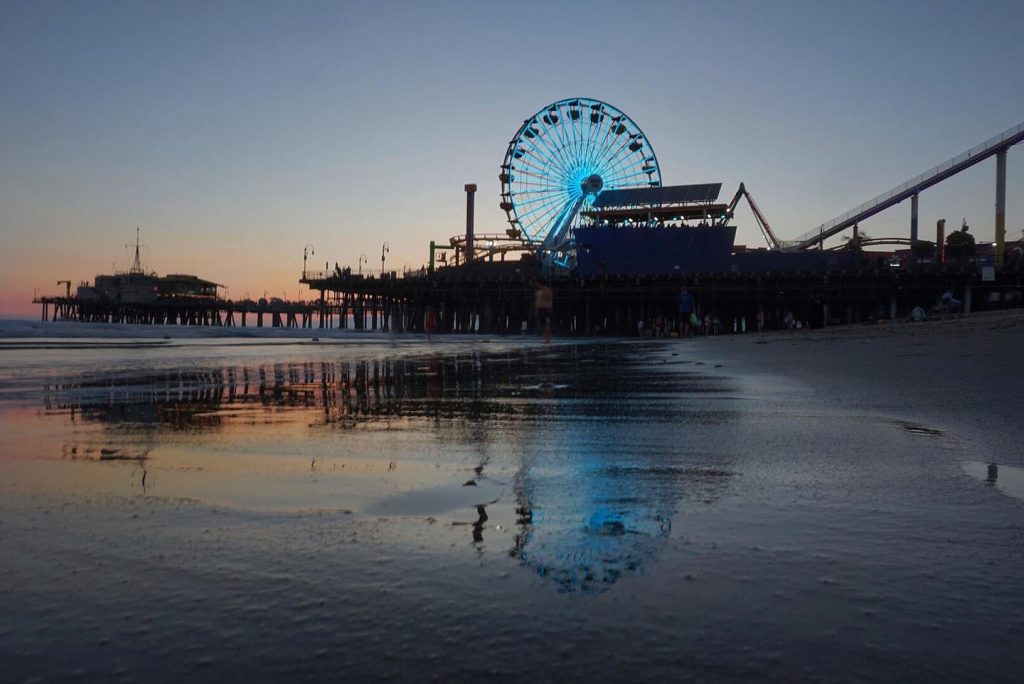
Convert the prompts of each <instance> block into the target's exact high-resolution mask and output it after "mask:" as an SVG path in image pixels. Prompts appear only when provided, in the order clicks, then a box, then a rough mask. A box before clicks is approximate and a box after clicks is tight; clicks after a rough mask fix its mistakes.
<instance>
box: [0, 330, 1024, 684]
mask: <svg viewBox="0 0 1024 684" xmlns="http://www.w3.org/2000/svg"><path fill="white" fill-rule="evenodd" d="M41 346H45V347H48V348H41ZM694 349H695V347H692V346H690V345H687V344H686V343H678V342H673V343H667V344H607V343H594V344H585V345H571V344H563V345H555V346H551V347H543V346H539V345H535V344H532V343H530V342H529V341H522V340H506V341H501V340H496V341H494V342H491V343H480V342H478V341H477V342H472V341H471V342H457V343H435V344H431V345H425V344H423V343H422V342H421V341H416V342H411V341H407V340H403V339H401V338H399V339H398V340H365V338H364V339H360V338H358V337H349V338H343V339H339V340H331V341H329V342H327V341H325V343H318V344H313V343H311V342H310V341H309V340H260V341H255V342H254V341H251V340H249V341H239V340H237V339H225V340H203V339H199V340H169V341H166V342H165V343H160V344H158V345H153V344H152V343H151V342H150V341H147V342H146V344H144V345H139V344H137V343H136V341H133V340H97V341H95V344H81V340H75V341H74V343H73V344H70V345H62V344H61V343H59V342H54V341H53V340H50V341H48V342H47V343H46V344H45V345H40V344H39V343H38V342H27V343H17V344H15V343H12V344H10V345H8V348H0V427H2V431H0V493H2V495H3V496H2V501H0V522H2V525H0V552H2V554H3V563H2V565H0V570H2V575H0V613H2V614H3V615H5V619H4V620H3V621H0V660H2V661H3V662H4V663H5V666H6V667H7V675H6V676H9V677H11V678H12V679H25V678H30V677H32V676H42V677H45V678H57V679H61V678H73V677H85V678H93V679H95V678H102V679H116V678H125V679H141V678H145V679H154V680H179V679H181V678H185V677H189V678H193V677H196V676H199V677H201V678H204V679H213V678H215V677H216V678H222V677H231V678H242V677H259V678H267V677H271V678H285V677H288V678H327V677H331V678H351V679H365V678H368V677H372V678H383V677H392V678H396V679H400V680H417V681H418V680H422V679H424V678H430V677H434V678H437V679H441V680H452V679H466V678H469V677H476V676H479V677H487V678H490V679H499V680H503V679H515V680H522V679H537V678H539V679H559V680H564V679H570V680H572V679H595V678H596V679H625V678H628V679H630V680H634V679H651V680H667V679H672V680H687V679H696V680H706V679H709V678H710V679H717V680H740V679H749V678H762V679H763V678H786V679H794V678H798V677H799V678H814V679H819V680H826V681H827V680H837V681H839V680H849V679H866V680H873V679H882V680H893V679H899V680H932V679H935V678H941V679H948V678H954V679H967V678H970V679H979V678H981V679H988V680H993V679H1002V680H1007V681H1009V680H1011V679H1015V675H1016V671H1017V670H1018V669H1019V667H1020V665H1022V664H1024V656H1021V655H1020V653H1019V651H1020V649H1019V648H1018V647H1017V644H1019V642H1020V638H1021V635H1022V630H1024V617H1022V616H1024V611H1022V610H1021V609H1022V608H1024V598H1022V597H1024V592H1022V591H1021V589H1024V579H1022V577H1021V573H1020V572H1019V571H1018V568H1019V564H1020V560H1021V558H1022V556H1024V553H1022V552H1024V534H1022V526H1021V521H1022V519H1021V513H1022V502H1021V501H1020V500H1018V499H1016V498H1015V497H1014V496H1011V495H1008V494H1007V492H1005V491H1003V490H1001V489H1000V488H999V487H991V486H986V485H985V483H984V482H981V481H979V480H978V479H977V478H976V477H975V476H974V474H973V471H972V468H973V466H970V465H963V464H964V463H967V462H970V461H976V460H977V458H976V457H973V456H972V455H971V454H969V453H967V452H968V448H967V447H966V446H965V444H964V443H963V442H962V441H961V440H960V439H959V438H958V436H957V435H956V434H955V432H954V431H951V430H949V429H948V428H947V426H944V425H924V424H921V423H920V422H912V421H908V420H907V419H906V418H905V417H904V416H900V415H871V414H864V413H863V412H859V413H851V412H848V411H844V410H843V409H842V407H838V406H834V405H830V404H829V403H828V402H827V401H824V400H823V399H822V397H820V396H819V395H816V394H814V393H813V392H812V391H810V389H809V388H807V387H804V386H801V385H798V384H796V383H794V382H792V381H789V380H787V379H786V378H783V377H775V378H768V377H764V376H747V377H743V376H739V375H736V374H733V373H732V371H731V370H730V368H729V367H728V365H725V367H716V365H719V366H720V364H715V363H712V362H705V361H704V360H703V359H701V358H699V357H697V356H695V352H694ZM1007 481H1008V479H1006V478H1004V482H1007Z"/></svg>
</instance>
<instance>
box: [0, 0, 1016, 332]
mask: <svg viewBox="0 0 1024 684" xmlns="http://www.w3.org/2000/svg"><path fill="white" fill-rule="evenodd" d="M1022 26H1024V2H1021V1H1020V0H1017V1H1016V2H978V3H964V2H940V1H936V2H896V3H893V2H856V3H852V2H851V3H840V2H702V3H684V2H667V1H665V2H622V1H621V0H619V1H617V2H600V1H595V0H588V1H587V2H536V3H533V2H519V3H511V2H505V3H497V2H398V1H390V2H366V3H349V2H324V3H320V2H210V1H208V0H207V1H203V2H184V1H179V2H166V3H165V2H141V1H132V2H82V1H76V2H45V1H39V0H34V1H30V2H20V1H12V0H0V314H3V313H17V312H22V311H28V312H30V311H31V310H32V309H31V307H26V306H25V301H26V299H31V296H32V292H33V289H34V288H35V287H39V288H40V289H41V291H42V292H54V291H56V289H57V288H56V286H55V282H56V280H58V279H63V278H69V279H71V280H73V281H76V282H77V281H79V280H83V279H87V278H91V277H92V276H93V274H95V273H96V272H106V271H109V269H110V267H111V266H112V265H113V264H114V262H117V266H118V267H119V268H120V267H124V266H126V265H127V257H126V253H125V250H124V244H125V243H127V242H130V241H132V240H133V239H134V229H135V227H136V226H140V227H141V229H142V235H143V242H144V243H145V244H146V245H148V250H147V251H146V252H145V254H144V256H145V257H146V261H147V262H148V264H149V266H151V267H152V268H154V269H156V270H158V271H160V272H175V271H179V272H189V273H197V274H199V275H201V276H204V277H208V278H212V279H215V280H217V281H219V282H222V283H224V284H226V285H228V286H229V288H230V290H229V294H230V295H231V296H236V297H240V296H243V295H244V294H245V293H247V292H248V293H249V294H251V295H254V296H259V295H262V293H263V291H264V290H267V291H268V293H269V294H271V295H276V296H281V294H287V295H288V296H289V297H294V296H297V295H299V294H301V293H302V292H303V291H302V290H300V288H299V286H298V284H297V282H296V281H297V279H298V275H299V272H300V271H301V268H302V251H303V247H304V246H305V245H306V244H307V243H308V244H312V245H313V246H314V249H315V256H314V257H311V263H319V264H320V265H322V264H323V262H324V261H329V262H330V263H331V264H332V266H333V264H334V262H335V261H337V262H340V263H341V264H343V265H344V264H351V265H353V266H355V265H356V264H357V260H358V258H359V256H360V255H361V254H365V255H367V257H368V259H369V261H370V264H371V265H375V266H376V267H377V268H379V266H380V252H381V244H382V241H384V240H388V241H389V243H390V246H391V251H390V253H389V255H388V267H389V269H390V268H397V269H401V268H403V267H404V266H406V265H408V266H410V267H416V266H419V265H421V264H423V263H425V261H426V259H427V243H428V241H429V240H431V239H439V240H446V239H447V238H448V237H449V236H451V235H453V234H455V233H458V232H460V231H461V230H462V228H463V221H464V211H465V209H464V194H463V190H462V187H463V185H464V184H465V183H467V182H476V183H478V184H479V187H480V192H479V194H478V196H477V225H478V231H482V232H498V231H501V230H503V229H504V227H505V215H504V213H503V212H501V211H500V210H499V209H498V201H499V198H498V193H499V187H500V186H499V182H498V180H497V174H498V172H499V168H498V167H499V165H500V163H501V161H502V157H503V155H504V152H505V148H506V145H507V143H508V141H509V139H510V138H511V137H512V135H513V134H514V133H515V131H516V129H517V128H518V126H519V125H520V124H521V123H522V120H523V119H525V118H526V117H528V116H530V115H532V114H533V113H534V112H536V111H537V110H539V109H541V108H542V107H543V106H544V105H546V104H548V103H550V102H553V101H555V100H559V99H562V98H566V97H575V96H587V97H594V98H598V99H602V100H605V101H607V102H609V103H611V104H613V105H615V106H617V107H619V108H620V109H622V110H623V111H625V112H626V113H627V114H629V115H630V117H631V118H632V119H633V120H634V121H635V122H636V123H637V124H638V125H639V126H640V127H641V128H642V129H643V131H644V132H645V133H646V135H647V137H648V139H649V140H650V142H651V144H652V145H653V147H654V149H655V151H656V153H657V155H658V160H659V162H660V164H661V172H662V177H663V179H664V181H665V182H666V183H667V184H679V183H700V182H717V181H722V182H724V183H725V186H724V188H723V195H725V196H726V198H727V197H728V196H731V194H732V192H733V191H734V189H735V187H736V186H737V185H738V184H739V182H740V181H745V182H746V183H747V186H748V187H749V188H750V190H751V191H752V193H753V194H754V196H755V198H756V199H757V200H758V203H759V204H760V205H761V208H762V210H763V211H764V212H765V214H766V215H767V217H768V219H769V220H770V221H771V223H772V224H773V227H775V228H776V230H777V232H778V233H779V234H780V236H782V237H793V236H795V235H797V234H799V233H802V232H804V231H805V230H808V229H810V228H812V227H814V226H816V225H817V224H819V223H821V222H822V221H825V220H828V219H830V218H832V217H833V216H835V215H837V214H840V213H842V212H844V211H846V210H848V209H850V208H852V207H853V206H855V205H857V204H859V203H861V202H863V201H864V200H867V199H869V198H871V197H873V196H874V195H876V194H878V193H880V192H883V191H885V190H887V189H889V188H890V187H891V186H893V185H896V184H898V183H901V182H903V181H905V180H907V179H909V178H910V177H912V176H914V175H916V174H918V173H920V172H922V171H924V170H925V169H927V168H929V167H931V166H933V165H935V164H938V163H940V162H942V161H945V160H946V159H947V158H949V157H952V156H954V155H956V154H958V153H960V152H962V151H964V150H966V149H967V148H969V147H971V146H972V145H975V144H977V143H980V142H982V141H983V140H985V139H987V138H989V137H990V136H992V135H995V134H997V133H1000V132H1002V131H1003V130H1005V129H1007V128H1009V127H1011V126H1014V125H1016V124H1018V123H1020V122H1022V121H1024V87H1022V85H1024V68H1022V67H1024V40H1022V39H1021V30H1022V28H1021V27H1022ZM994 176H995V163H994V161H992V160H990V161H987V162H985V163H983V164H981V165H980V166H978V167H976V168H975V169H973V170H971V171H969V172H967V173H966V174H962V175H961V176H959V177H957V178H955V179H953V180H952V181H949V182H947V183H945V184H943V185H941V186H939V187H938V188H936V189H933V190H929V191H927V192H925V193H924V194H923V195H922V196H921V225H922V235H923V236H927V235H928V234H930V233H933V231H934V223H935V220H936V219H938V218H942V217H945V218H947V219H948V220H949V223H950V225H959V223H960V220H961V219H962V218H967V220H968V222H969V223H970V224H971V225H972V230H973V231H974V232H975V233H976V235H978V237H979V238H981V239H991V237H992V234H993V213H994V208H993V205H994V193H995V190H994ZM909 213H910V207H909V203H905V204H903V205H900V206H898V207H895V208H893V209H891V210H889V211H887V212H885V213H884V214H882V215H880V216H879V217H877V218H875V219H872V220H871V221H869V222H866V223H865V224H863V226H862V228H863V230H864V231H865V232H867V233H869V234H871V235H875V236H882V235H896V234H899V235H906V234H908V231H909V228H908V225H909ZM737 224H738V226H739V230H738V237H737V242H740V243H746V244H750V245H757V246H760V245H761V244H762V242H761V238H760V234H759V232H758V230H757V228H756V226H755V225H754V223H753V220H752V217H751V216H750V214H749V213H748V212H747V211H746V210H743V211H742V212H741V213H740V214H739V215H738V221H737ZM1021 228H1024V146H1022V148H1020V149H1013V150H1011V152H1010V155H1009V188H1008V207H1007V235H1008V237H1010V238H1016V237H1019V235H1020V231H1021Z"/></svg>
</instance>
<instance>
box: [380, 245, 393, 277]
mask: <svg viewBox="0 0 1024 684" xmlns="http://www.w3.org/2000/svg"><path fill="white" fill-rule="evenodd" d="M390 253H391V245H390V244H388V241H387V240H385V241H384V244H383V245H381V246H380V277H381V278H383V277H384V255H385V254H390Z"/></svg>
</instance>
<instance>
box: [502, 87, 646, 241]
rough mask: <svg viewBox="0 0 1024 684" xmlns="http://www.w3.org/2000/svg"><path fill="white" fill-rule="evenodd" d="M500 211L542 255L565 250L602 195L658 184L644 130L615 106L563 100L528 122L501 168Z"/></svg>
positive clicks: (517, 135)
mask: <svg viewBox="0 0 1024 684" xmlns="http://www.w3.org/2000/svg"><path fill="white" fill-rule="evenodd" d="M499 178H500V179H501V208H502V209H503V210H504V211H505V213H506V214H508V220H509V223H511V224H512V227H513V228H518V229H519V230H521V231H522V235H523V237H524V238H526V239H528V240H530V241H532V242H535V243H537V244H538V245H539V246H542V247H543V248H544V249H549V250H559V249H562V248H563V247H564V246H565V245H566V244H567V243H568V242H569V240H570V239H571V235H570V230H571V229H572V228H575V227H577V226H578V225H579V221H580V212H581V211H583V210H586V209H588V208H590V206H591V204H592V203H593V201H594V200H595V199H596V198H597V196H598V195H599V194H600V193H601V192H602V191H603V190H615V189H620V188H637V187H651V186H654V187H656V186H659V185H661V172H660V170H659V169H658V158H657V157H656V156H655V154H654V150H653V149H652V148H651V146H650V144H649V143H648V142H647V139H646V137H645V136H644V134H643V131H641V130H640V128H639V126H637V125H636V124H635V123H633V120H632V119H630V118H629V117H628V116H626V115H625V114H623V113H622V112H621V111H619V110H618V109H616V108H615V107H613V106H611V105H610V104H607V103H605V102H601V101H600V100H592V99H589V98H575V99H570V100H559V101H558V102H555V103H554V104H551V105H548V106H547V107H545V108H544V109H541V110H540V111H539V112H537V113H536V114H534V115H533V116H532V117H530V118H529V119H527V120H526V121H525V122H524V123H523V125H522V126H521V127H520V128H519V130H518V131H517V132H516V134H515V137H513V138H512V142H510V143H509V144H508V151H507V152H506V153H505V162H504V163H503V164H502V165H501V175H500V176H499Z"/></svg>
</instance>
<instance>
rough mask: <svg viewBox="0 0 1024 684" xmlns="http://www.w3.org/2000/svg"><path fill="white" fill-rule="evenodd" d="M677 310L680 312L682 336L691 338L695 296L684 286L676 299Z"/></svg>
mask: <svg viewBox="0 0 1024 684" xmlns="http://www.w3.org/2000/svg"><path fill="white" fill-rule="evenodd" d="M676 308H677V309H678V310H679V320H680V322H681V327H682V336H683V337H689V336H690V315H691V314H692V313H693V295H692V294H690V292H689V291H688V290H687V289H686V286H685V285H683V286H682V287H681V288H679V296H678V297H676Z"/></svg>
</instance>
